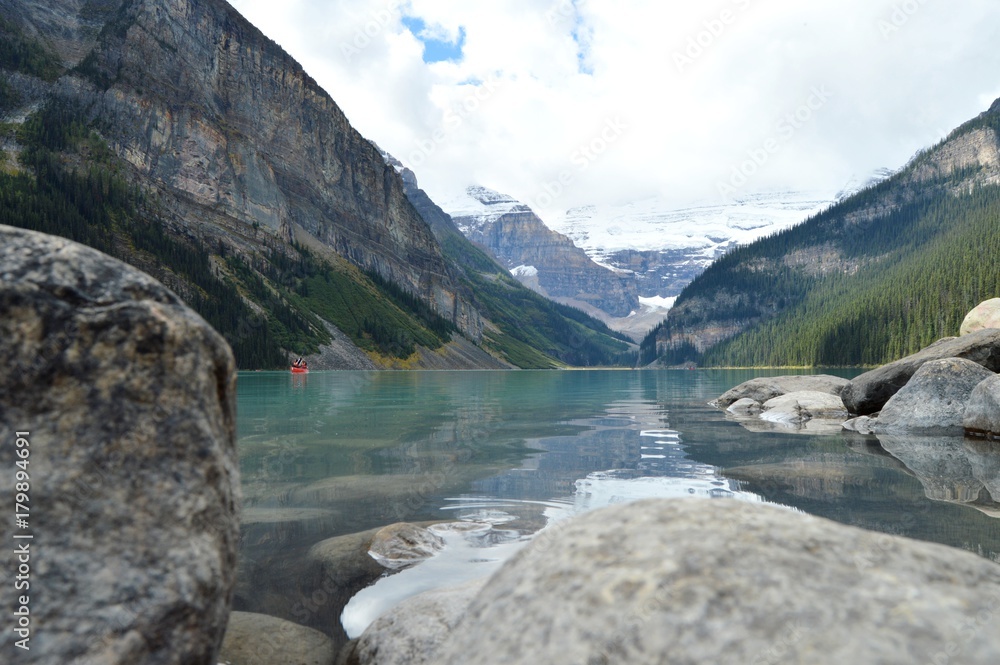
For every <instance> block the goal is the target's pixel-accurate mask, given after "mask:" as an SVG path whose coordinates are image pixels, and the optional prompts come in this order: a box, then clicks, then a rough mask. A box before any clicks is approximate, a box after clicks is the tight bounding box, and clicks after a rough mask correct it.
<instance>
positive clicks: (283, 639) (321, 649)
mask: <svg viewBox="0 0 1000 665" xmlns="http://www.w3.org/2000/svg"><path fill="white" fill-rule="evenodd" d="M335 657H336V651H335V649H334V646H333V641H332V640H331V639H330V638H329V637H327V636H326V635H324V634H323V633H321V632H319V631H318V630H313V629H312V628H306V627H305V626H300V625H298V624H294V623H292V622H291V621H285V620H284V619H279V618H277V617H271V616H267V615H265V614H253V613H252V612H233V613H232V614H230V615H229V627H228V628H227V629H226V637H225V639H224V640H223V642H222V650H221V651H220V652H219V660H220V661H221V662H223V663H226V665H275V664H276V663H281V665H333V661H334V658H335Z"/></svg>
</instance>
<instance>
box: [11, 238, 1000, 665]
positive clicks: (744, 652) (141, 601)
mask: <svg viewBox="0 0 1000 665" xmlns="http://www.w3.org/2000/svg"><path fill="white" fill-rule="evenodd" d="M0 265H3V266H4V269H3V271H0V312H2V314H3V316H0V440H3V441H13V440H14V437H15V434H16V435H17V437H19V438H21V439H23V440H25V441H29V440H30V451H31V467H30V475H31V477H32V478H33V480H32V482H31V483H30V488H29V489H30V492H31V506H32V507H35V506H40V507H44V510H40V512H39V513H38V514H37V515H35V514H32V515H31V522H30V526H31V529H34V530H35V531H33V532H32V533H33V534H34V535H35V539H34V540H32V541H31V547H35V548H38V550H39V551H42V552H44V559H39V560H38V561H39V563H38V568H37V569H36V570H35V571H33V572H32V575H35V577H33V578H32V579H31V584H32V589H31V592H30V597H29V598H28V600H27V601H24V600H22V599H21V598H20V597H17V598H15V597H14V586H13V585H3V586H0V602H2V603H5V604H6V606H8V607H16V606H17V603H21V604H22V605H24V604H27V605H30V617H31V618H30V621H28V624H29V625H31V626H39V627H43V628H39V629H38V630H37V632H35V633H31V631H30V629H28V628H25V630H27V631H28V632H29V635H30V646H31V650H30V657H31V659H30V660H28V661H26V662H40V663H41V662H45V663H49V662H84V661H86V662H95V663H102V664H105V663H106V664H109V665H126V664H129V665H131V664H134V663H151V664H156V665H160V664H176V665H182V664H184V663H217V662H223V663H229V664H230V665H258V664H260V665H272V664H277V663H282V664H283V665H333V663H335V662H336V663H340V664H342V665H368V664H372V665H374V664H378V665H392V664H393V663H399V664H404V663H405V664H406V665H419V664H421V663H428V664H430V663H434V664H438V663H440V664H444V665H447V664H459V663H462V664H464V663H468V662H470V661H474V662H477V663H484V664H488V663H520V662H524V663H527V662H532V663H534V662H552V663H555V662H580V663H583V662H588V663H611V662H627V663H635V664H638V665H643V664H645V663H650V664H652V663H661V662H663V661H664V659H666V658H669V659H670V660H671V661H672V662H674V661H676V662H719V663H729V662H733V663H736V662H753V663H768V662H806V661H808V662H812V663H819V664H825V663H830V664H833V663H837V664H839V663H844V662H889V661H892V662H916V661H920V660H926V659H928V658H930V659H931V660H932V661H933V660H934V659H935V658H939V656H940V658H943V659H947V658H951V657H953V656H956V655H958V654H960V655H961V657H962V658H963V660H966V661H969V662H998V661H1000V640H997V639H996V637H995V634H996V633H995V630H994V626H993V624H994V623H995V617H996V616H997V613H998V612H1000V566H997V565H996V564H995V563H993V562H991V561H988V560H986V559H984V558H982V557H978V556H975V555H974V554H971V553H968V552H962V551H959V550H955V549H952V548H949V547H945V546H941V545H935V544H929V543H924V542H918V541H915V540H910V539H907V538H902V537H897V536H892V535H887V534H883V533H876V532H872V531H866V530H862V529H858V528H854V527H849V526H845V525H842V524H839V523H834V522H830V521H828V520H825V519H822V518H818V517H813V516H809V515H805V514H803V513H800V512H797V511H794V510H789V509H784V508H780V507H774V506H766V505H761V504H756V503H749V502H740V501H737V500H727V501H722V500H719V501H704V500H694V499H688V500H669V501H668V500H648V501H642V502H638V503H632V504H627V505H619V506H614V507H611V508H606V509H603V510H598V511H594V512H591V513H588V514H586V515H583V516H581V517H578V518H575V519H571V520H566V521H564V522H560V523H558V524H557V525H555V526H553V527H551V528H549V529H546V530H544V531H542V532H540V533H539V534H538V535H537V536H536V537H535V538H534V539H533V540H532V541H531V542H530V543H529V544H528V545H527V546H525V547H524V548H523V549H522V550H520V551H519V553H518V554H516V555H515V556H514V557H513V558H511V559H510V560H509V561H507V562H506V563H505V564H504V565H503V566H502V567H501V568H500V570H499V571H498V572H497V573H496V574H494V575H493V576H492V577H490V578H489V579H488V580H482V581H480V582H476V583H473V584H468V585H465V586H463V587H460V588H456V589H442V590H437V591H433V592H430V593H427V594H423V595H420V596H416V597H414V598H411V599H410V600H407V601H405V602H403V603H402V604H400V605H399V606H397V607H396V608H395V609H393V610H391V611H390V612H389V613H388V614H386V615H384V616H382V617H381V618H380V619H378V620H377V621H376V622H375V623H374V624H372V625H371V626H370V627H369V628H368V629H367V630H366V631H365V632H364V634H363V635H362V636H361V637H360V638H359V639H358V640H355V641H352V642H350V643H349V644H348V646H347V647H346V648H344V649H339V648H338V647H339V644H338V642H337V640H336V639H334V638H331V637H330V635H329V634H327V633H325V632H323V631H317V630H315V629H313V628H309V627H306V626H303V625H299V624H298V622H290V621H287V620H285V619H282V618H279V617H276V616H266V615H263V614H253V613H247V612H239V611H231V610H232V608H233V601H234V585H235V581H236V576H237V560H236V552H237V544H238V539H239V524H240V520H239V515H240V505H239V504H240V494H239V486H240V485H239V475H238V474H239V471H238V464H237V460H236V449H235V418H234V413H235V367H234V363H233V359H232V355H231V353H230V352H229V349H228V347H227V345H226V343H225V341H224V340H223V339H222V338H221V337H219V336H218V335H217V334H216V333H215V332H214V331H212V330H211V328H210V327H209V326H208V325H207V324H206V323H205V322H204V321H203V320H201V319H200V318H199V317H197V316H196V315H195V314H193V313H192V312H191V311H190V310H189V309H187V308H186V307H185V306H184V305H183V304H182V303H181V302H180V300H179V299H178V298H177V297H176V296H175V295H174V294H173V293H171V292H170V291H168V290H167V289H165V288H164V287H163V286H162V285H160V284H159V283H157V282H155V281H154V280H152V279H151V278H149V277H148V276H146V275H144V274H142V273H140V272H138V271H136V270H134V269H132V268H129V267H128V266H126V265H124V264H122V263H119V262H117V261H115V260H113V259H110V258H108V257H106V256H104V255H102V254H100V253H98V252H95V251H93V250H90V249H87V248H84V247H82V246H80V245H77V244H75V243H72V242H69V241H66V240H62V239H58V238H53V237H51V236H45V235H42V234H38V233H31V232H26V231H20V230H15V229H11V228H9V227H0ZM966 333H967V334H965V335H964V336H963V337H960V338H956V339H949V340H943V341H941V342H938V343H936V344H935V345H932V346H931V347H929V348H928V349H926V350H925V351H922V352H921V353H920V354H915V355H914V356H910V357H908V358H904V359H902V360H900V361H897V362H896V363H891V364H890V365H887V366H885V367H883V368H879V369H878V370H873V371H872V372H868V373H866V374H863V375H861V376H859V377H856V378H855V379H854V380H852V381H846V380H844V379H838V378H836V377H829V376H815V377H804V376H802V377H777V378H770V379H757V380H755V381H752V382H748V383H747V384H743V385H742V386H739V387H737V388H736V389H734V390H731V391H729V392H727V393H726V394H725V395H723V396H721V397H720V398H719V400H718V401H717V405H718V406H719V407H720V408H725V409H727V410H729V411H730V413H733V414H734V417H735V418H737V419H739V420H740V422H741V423H743V424H745V425H746V426H748V427H749V428H751V429H752V428H753V426H756V425H753V426H751V424H752V423H756V424H759V425H760V426H761V427H769V428H774V427H778V428H784V431H804V432H811V433H822V432H825V431H826V427H827V426H826V425H823V424H824V423H836V424H837V428H838V429H837V431H840V430H842V429H843V428H844V426H845V423H846V424H847V426H848V427H849V428H850V427H853V428H854V429H855V430H859V431H860V430H862V429H864V430H866V431H872V432H876V433H879V432H880V431H881V432H883V433H882V434H881V435H880V439H879V441H880V442H881V444H882V446H883V447H884V449H885V451H888V453H889V454H892V455H895V456H896V457H897V458H898V459H900V460H903V462H904V463H905V464H908V465H910V467H911V468H913V469H914V472H915V473H916V474H917V475H918V476H920V477H921V478H922V482H923V477H924V476H921V475H920V474H921V473H923V474H924V475H925V476H927V477H928V478H932V477H935V476H934V474H932V473H929V472H925V471H924V470H925V469H930V468H936V467H938V466H940V464H941V462H940V460H942V459H944V460H946V461H947V464H948V465H949V473H951V474H952V476H949V477H954V478H955V481H954V482H952V483H951V484H950V485H949V486H947V487H945V486H940V487H939V486H936V485H933V484H931V483H930V482H929V481H928V482H926V483H925V487H926V488H927V493H928V496H931V498H936V497H939V498H942V499H943V500H957V501H964V502H966V503H968V504H969V505H973V506H974V507H977V508H979V509H980V510H983V511H984V512H987V514H996V515H1000V503H997V502H995V501H994V502H993V503H989V504H984V503H982V501H981V499H982V497H983V492H984V491H986V492H988V493H992V495H993V496H994V497H997V496H1000V486H997V478H998V477H1000V465H997V464H996V463H995V459H996V456H992V457H991V456H990V455H988V454H982V451H980V450H979V449H978V448H976V447H975V446H971V447H969V446H965V447H964V448H956V447H954V445H953V442H954V441H956V440H958V441H963V440H964V439H962V438H961V436H962V434H963V433H964V434H968V435H975V436H979V437H991V438H995V437H997V436H998V435H1000V408H998V405H1000V377H998V375H997V374H996V371H997V369H1000V364H996V365H994V359H1000V330H997V329H993V328H983V329H981V330H972V331H966ZM852 415H854V416H857V418H854V419H852V420H848V419H849V418H850V416H852ZM820 425H822V426H820ZM915 433H917V434H919V435H920V436H923V437H924V439H923V440H922V441H924V442H925V443H922V444H921V445H916V444H914V441H916V439H914V438H913V437H914V436H916V435H917V434H915ZM956 434H957V436H955V435H956ZM893 437H895V438H893ZM932 444H933V445H932ZM979 444H981V445H984V446H993V445H995V444H993V443H992V442H990V441H981V440H980V441H978V442H977V445H979ZM934 446H937V449H940V451H943V453H942V455H943V456H941V455H937V456H936V455H929V454H927V453H926V450H928V449H929V448H930V447H934ZM16 449H17V448H16V447H15V446H2V447H0V463H2V464H5V465H6V467H7V468H14V464H15V461H16V460H17V459H23V455H21V456H18V455H16V454H15V450H16ZM956 451H960V452H961V454H958V453H956ZM25 482H27V481H25ZM15 489H16V488H15V486H14V475H13V474H3V475H0V492H3V493H5V494H7V495H9V496H13V495H14V492H15ZM22 490H23V491H25V492H27V491H28V490H27V489H24V488H23V487H22V488H17V491H18V492H21V491H22ZM977 501H978V503H976V502H977ZM991 511H992V512H991ZM424 526H427V525H411V524H397V525H390V526H389V527H384V528H381V529H377V530H376V529H373V530H371V531H367V532H363V533H359V534H352V535H349V536H341V537H338V538H332V539H328V540H325V541H322V542H320V543H318V544H316V545H315V546H313V547H312V548H311V549H310V550H309V552H308V553H306V555H305V563H306V566H307V569H308V571H311V572H310V573H309V574H310V575H311V576H312V577H311V578H310V579H311V580H312V582H313V583H312V585H311V588H312V590H313V592H314V593H313V595H312V596H311V597H310V598H309V599H308V600H309V602H310V603H314V604H315V608H313V609H310V608H307V607H303V608H301V609H302V610H303V611H304V612H306V614H309V613H310V612H323V613H324V614H323V617H324V621H325V622H327V623H328V624H331V630H330V632H331V633H334V632H336V630H335V627H333V626H332V624H333V623H334V622H336V621H338V620H339V612H340V608H342V607H343V604H345V603H346V602H347V600H348V599H349V598H350V597H351V596H353V594H354V593H356V592H357V591H358V590H359V589H361V588H363V587H364V586H367V585H368V584H370V583H371V582H372V581H374V580H375V579H377V578H378V577H380V576H382V575H385V574H388V573H389V572H390V571H392V570H396V569H399V568H402V567H405V566H410V565H416V564H418V563H419V561H421V560H422V559H424V558H427V557H430V556H433V555H434V554H435V553H436V552H437V551H438V550H439V549H440V547H441V539H440V537H438V536H437V535H436V534H435V533H434V532H433V531H432V530H429V529H426V528H424ZM20 528H22V529H26V528H27V526H22V527H20ZM19 533H20V534H21V535H24V533H25V532H19ZM13 536H14V531H13V528H12V524H11V523H9V522H8V523H4V524H3V525H0V537H2V538H3V539H5V540H7V541H8V542H14V541H13ZM553 552H558V554H559V555H558V556H553ZM43 591H44V593H43ZM237 593H238V592H237ZM25 597H27V596H25ZM310 607H313V606H312V605H310ZM26 653H28V652H26ZM22 655H23V654H22V653H21V652H20V650H19V649H18V647H16V646H15V645H14V643H13V642H12V641H9V640H8V641H7V642H6V643H5V644H4V645H2V646H0V656H2V659H3V660H4V661H5V662H15V661H18V662H20V660H19V659H22V658H21V657H22Z"/></svg>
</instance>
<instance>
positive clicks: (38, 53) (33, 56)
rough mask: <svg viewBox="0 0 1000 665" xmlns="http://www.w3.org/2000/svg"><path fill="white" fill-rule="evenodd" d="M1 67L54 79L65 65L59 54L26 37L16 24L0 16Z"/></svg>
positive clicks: (41, 77) (47, 79)
mask: <svg viewBox="0 0 1000 665" xmlns="http://www.w3.org/2000/svg"><path fill="white" fill-rule="evenodd" d="M0 69H6V70H8V71H14V72H20V73H22V74H28V75H29V76H37V77H38V78H40V79H44V80H46V81H54V80H56V78H58V77H59V75H60V74H61V73H62V70H63V67H62V63H61V62H60V61H59V57H58V56H57V55H55V54H54V53H51V52H50V51H49V50H48V49H46V48H45V47H44V46H42V45H41V44H40V43H39V42H38V41H37V40H33V39H29V38H28V37H26V36H25V34H24V32H23V31H22V30H21V28H20V27H19V26H17V25H16V24H14V23H12V22H10V21H8V20H6V19H3V18H0Z"/></svg>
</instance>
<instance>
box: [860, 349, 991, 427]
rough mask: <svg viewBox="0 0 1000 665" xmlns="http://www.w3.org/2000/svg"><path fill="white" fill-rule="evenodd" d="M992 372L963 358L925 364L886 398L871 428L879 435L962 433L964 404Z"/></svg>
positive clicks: (945, 359)
mask: <svg viewBox="0 0 1000 665" xmlns="http://www.w3.org/2000/svg"><path fill="white" fill-rule="evenodd" d="M995 376H997V375H996V374H994V373H993V372H991V371H989V370H988V369H985V368H984V367H982V366H981V365H977V364H976V363H974V362H972V361H971V360H964V359H962V358H944V359H942V360H932V361H930V362H927V363H925V364H924V365H922V366H921V367H920V369H918V370H917V371H916V373H915V374H914V375H913V377H912V378H911V379H910V380H909V382H907V384H906V385H905V386H903V387H902V388H901V389H900V390H899V392H897V393H896V394H895V395H893V396H892V397H891V398H889V401H888V402H886V404H885V406H884V407H882V412H881V413H880V414H879V416H878V419H877V420H876V421H875V423H874V425H873V426H872V429H873V430H874V431H875V433H876V434H879V433H883V432H885V433H900V432H913V433H946V432H951V433H956V434H961V428H962V422H963V418H964V416H965V405H966V403H967V402H968V401H969V397H970V395H971V394H972V392H973V389H974V388H975V387H976V386H978V385H979V384H980V383H982V382H983V381H985V380H986V379H988V378H990V377H995Z"/></svg>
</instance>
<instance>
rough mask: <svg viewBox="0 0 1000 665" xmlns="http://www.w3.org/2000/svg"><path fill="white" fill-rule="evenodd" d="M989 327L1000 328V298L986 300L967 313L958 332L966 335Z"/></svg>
mask: <svg viewBox="0 0 1000 665" xmlns="http://www.w3.org/2000/svg"><path fill="white" fill-rule="evenodd" d="M989 328H1000V298H991V299H990V300H984V301H983V302H981V303H979V304H978V305H977V306H976V307H975V308H974V309H973V310H972V311H971V312H969V313H968V314H966V315H965V320H964V321H962V327H961V329H960V330H959V333H958V334H959V335H962V336H963V337H964V336H965V335H968V334H969V333H974V332H977V331H980V330H987V329H989Z"/></svg>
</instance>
